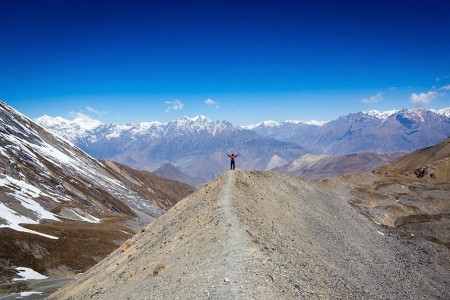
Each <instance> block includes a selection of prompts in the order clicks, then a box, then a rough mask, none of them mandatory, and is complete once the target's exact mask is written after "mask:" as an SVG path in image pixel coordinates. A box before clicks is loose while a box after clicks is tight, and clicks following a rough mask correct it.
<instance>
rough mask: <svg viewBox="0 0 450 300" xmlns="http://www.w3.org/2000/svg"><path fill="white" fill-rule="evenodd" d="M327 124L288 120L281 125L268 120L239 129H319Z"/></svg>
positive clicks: (313, 121)
mask: <svg viewBox="0 0 450 300" xmlns="http://www.w3.org/2000/svg"><path fill="white" fill-rule="evenodd" d="M326 123H327V122H326V121H316V120H311V121H300V120H286V121H283V122H281V123H280V122H277V121H272V120H267V121H263V122H259V123H256V124H251V125H242V126H239V127H240V128H243V129H248V130H254V129H257V128H271V127H281V126H289V125H309V126H316V127H319V126H323V125H324V124H326Z"/></svg>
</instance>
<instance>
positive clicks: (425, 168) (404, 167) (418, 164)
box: [378, 138, 450, 183]
mask: <svg viewBox="0 0 450 300" xmlns="http://www.w3.org/2000/svg"><path fill="white" fill-rule="evenodd" d="M378 173H380V174H383V173H385V174H386V175H387V174H399V175H400V174H401V175H406V176H408V177H413V178H416V177H417V178H425V179H430V180H431V181H432V182H446V183H449V182H450V138H447V139H446V140H445V141H443V142H442V143H439V144H437V145H434V146H431V147H428V148H424V149H420V150H417V151H414V152H413V153H411V154H409V155H406V156H403V157H401V158H399V159H397V160H395V161H393V162H392V163H390V164H388V165H386V166H384V167H383V168H381V169H380V170H379V171H378Z"/></svg>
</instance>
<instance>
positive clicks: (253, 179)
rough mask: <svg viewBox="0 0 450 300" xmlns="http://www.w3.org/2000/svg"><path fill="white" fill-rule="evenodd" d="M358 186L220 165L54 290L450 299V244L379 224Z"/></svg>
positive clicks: (92, 295)
mask: <svg viewBox="0 0 450 300" xmlns="http://www.w3.org/2000/svg"><path fill="white" fill-rule="evenodd" d="M361 180H369V179H368V178H366V177H361ZM354 185H355V183H354V182H347V181H346V180H344V179H335V180H324V181H321V182H314V181H304V180H302V179H300V178H296V177H292V176H288V175H281V174H274V173H272V172H262V171H243V170H235V171H229V172H226V173H224V174H223V175H222V176H221V177H219V178H218V179H216V180H215V181H213V182H211V183H210V184H208V185H207V186H206V187H204V188H203V189H201V190H199V191H197V192H196V193H194V194H192V195H190V196H188V197H187V198H185V199H184V200H183V201H181V202H179V203H178V204H177V205H175V206H174V207H173V208H171V209H170V210H169V211H168V212H167V213H166V214H164V215H162V216H161V217H159V218H158V219H157V220H156V221H154V222H152V223H151V224H150V225H149V226H148V227H147V228H146V229H145V230H143V232H140V233H139V234H137V235H136V236H134V237H133V238H132V239H130V240H129V241H128V242H127V243H125V244H124V245H122V247H121V248H119V249H118V250H116V251H115V252H113V253H112V254H111V255H109V256H108V257H107V258H106V259H104V260H103V261H101V262H100V263H99V264H97V265H96V266H95V267H93V268H92V269H91V270H89V271H88V272H86V273H85V274H83V275H81V276H80V277H79V278H77V279H76V280H75V281H73V282H72V283H70V284H69V285H67V286H66V287H65V288H63V289H61V290H59V291H57V292H56V293H54V294H52V295H51V296H50V297H49V299H450V291H449V289H448V286H449V284H448V283H449V281H450V268H449V266H450V262H449V257H450V255H449V254H450V251H449V248H447V247H445V245H441V244H437V243H432V242H430V241H428V240H426V239H422V238H418V237H412V236H410V235H404V234H401V233H400V232H399V231H397V230H395V228H389V227H387V226H383V225H377V224H376V223H375V222H374V221H372V219H371V218H370V217H367V216H365V215H364V214H362V213H361V210H360V209H359V208H358V207H356V206H355V205H352V204H350V202H351V201H353V200H355V197H356V196H355V193H354V189H355V186H354ZM367 193H368V194H367V196H369V195H371V194H369V191H368V192H367ZM357 197H359V198H361V199H363V198H364V197H366V194H364V192H360V194H358V196H357Z"/></svg>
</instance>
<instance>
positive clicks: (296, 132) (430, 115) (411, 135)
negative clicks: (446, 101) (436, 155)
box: [252, 108, 450, 155]
mask: <svg viewBox="0 0 450 300" xmlns="http://www.w3.org/2000/svg"><path fill="white" fill-rule="evenodd" d="M449 112H450V109H448V108H447V109H442V110H439V111H434V110H427V109H412V110H408V109H405V108H404V109H401V110H391V111H386V112H379V111H375V110H372V111H367V112H358V113H353V114H349V115H346V116H342V117H340V118H338V119H336V120H333V121H330V122H326V123H323V124H320V125H319V124H317V125H311V124H306V123H304V122H301V123H300V122H299V123H297V124H295V123H287V122H285V123H279V124H277V125H276V126H274V125H273V124H272V123H269V124H265V123H261V124H259V125H258V126H255V127H253V129H252V130H253V131H255V132H257V133H258V134H260V135H262V136H265V137H270V138H274V139H277V140H281V141H286V142H293V143H296V144H298V145H301V146H303V147H308V148H309V149H313V150H314V151H315V152H317V153H327V154H331V155H345V154H351V153H359V152H377V153H393V152H411V151H413V150H416V149H419V148H424V147H428V146H431V145H433V144H436V143H439V142H441V141H442V140H444V139H445V138H447V137H448V136H449V135H450V116H449V115H450V113H449Z"/></svg>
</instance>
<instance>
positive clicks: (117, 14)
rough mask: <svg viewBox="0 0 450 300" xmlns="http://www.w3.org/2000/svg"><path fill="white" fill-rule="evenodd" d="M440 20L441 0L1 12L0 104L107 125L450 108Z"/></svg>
mask: <svg viewBox="0 0 450 300" xmlns="http://www.w3.org/2000/svg"><path fill="white" fill-rule="evenodd" d="M8 2H9V3H8ZM392 2H395V3H392ZM449 15H450V3H449V2H448V1H444V0H442V1H434V0H430V1H320V0H319V1H282V0H279V1H262V0H261V1H233V0H228V1H195V0H193V1H170V0H166V1H113V0H110V1H96V0H92V1H82V0H78V1H74V0H72V1H71V0H65V1H39V0H29V1H21V0H17V1H2V3H1V4H0V19H1V20H2V21H1V22H2V26H1V28H0V41H1V45H0V99H3V100H4V101H6V102H7V103H8V104H10V105H12V106H14V107H15V108H17V109H18V110H20V111H22V112H23V113H25V114H27V115H29V116H30V117H38V116H41V115H43V114H48V115H51V116H58V115H59V116H63V117H66V118H71V117H73V115H74V113H77V112H81V113H84V114H86V115H89V116H91V117H93V118H96V119H99V120H101V121H104V122H117V123H126V122H141V121H151V120H159V121H167V120H171V119H175V118H178V117H180V116H183V115H188V116H195V115H198V114H203V115H206V116H208V117H209V118H211V119H213V120H222V119H227V120H230V121H232V122H234V123H237V124H250V123H255V122H258V121H262V120H267V119H272V120H277V121H281V120H286V119H298V120H311V119H315V120H330V119H333V118H336V117H338V116H340V115H345V114H348V113H351V112H356V111H361V110H371V109H377V110H390V109H400V108H402V107H408V108H414V107H425V108H435V109H439V108H444V107H450V55H449V53H450V38H449V32H450V18H449V17H448V16H449ZM208 99H209V100H208Z"/></svg>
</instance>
